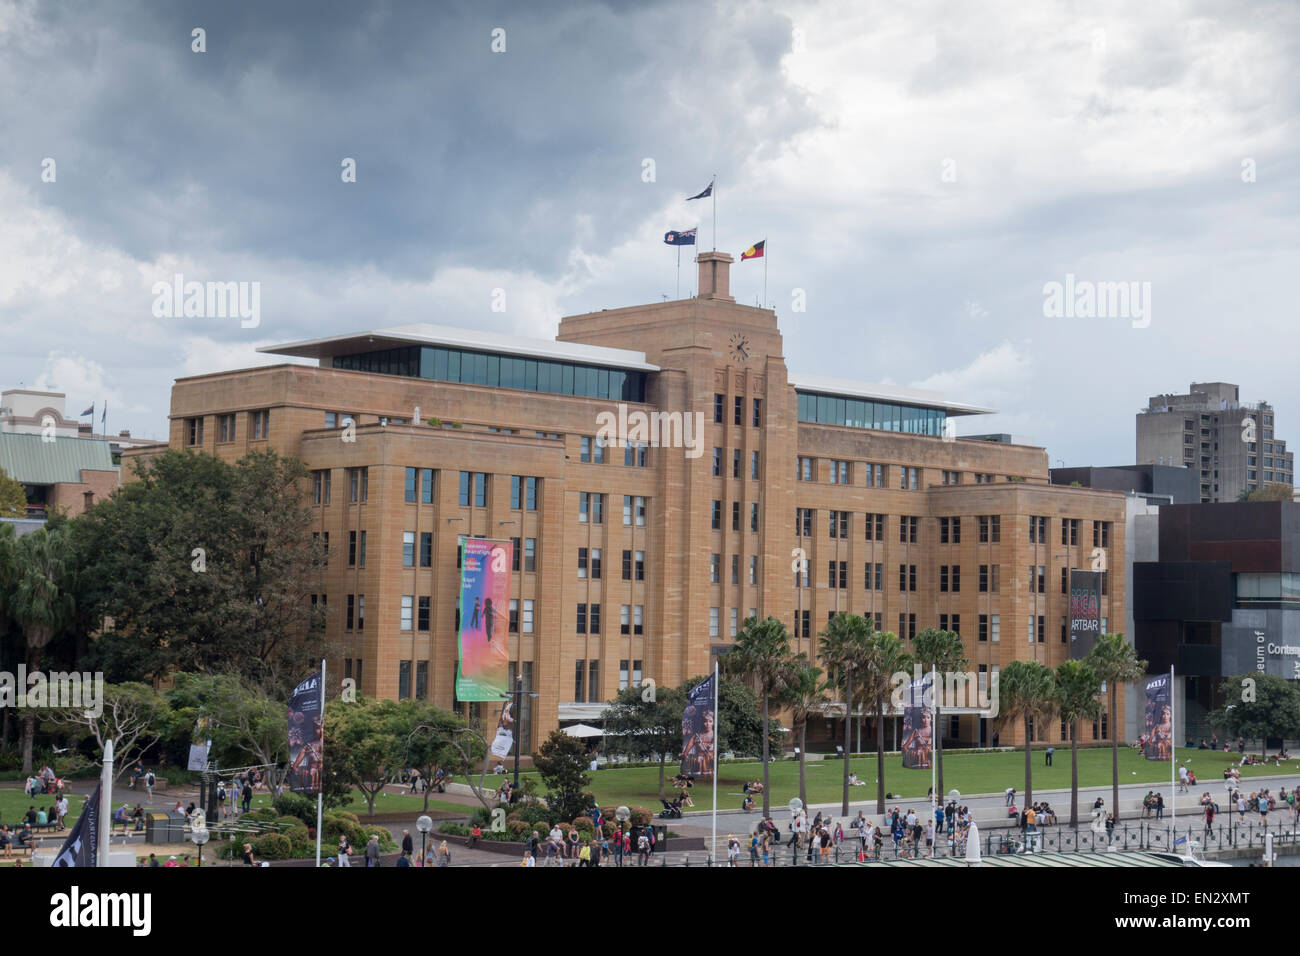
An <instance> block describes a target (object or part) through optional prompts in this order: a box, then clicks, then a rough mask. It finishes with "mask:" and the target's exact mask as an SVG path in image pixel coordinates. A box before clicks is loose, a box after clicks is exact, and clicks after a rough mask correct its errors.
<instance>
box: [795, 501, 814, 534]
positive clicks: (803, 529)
mask: <svg viewBox="0 0 1300 956" xmlns="http://www.w3.org/2000/svg"><path fill="white" fill-rule="evenodd" d="M815 514H816V512H815V511H813V510H812V509H811V508H795V509H794V533H795V534H796V535H797V536H799V537H804V538H809V537H812V523H813V516H814V515H815Z"/></svg>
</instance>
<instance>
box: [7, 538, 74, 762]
mask: <svg viewBox="0 0 1300 956" xmlns="http://www.w3.org/2000/svg"><path fill="white" fill-rule="evenodd" d="M5 533H6V539H5V543H4V544H3V545H0V550H2V551H3V554H2V555H0V564H4V565H7V569H6V570H4V571H3V572H2V573H3V575H4V577H5V578H6V582H5V588H4V592H5V594H6V596H5V598H4V607H5V610H6V613H7V614H8V616H9V617H10V618H12V619H13V622H14V624H15V625H17V627H18V628H19V630H21V631H22V633H23V637H24V644H25V647H26V652H27V655H26V656H27V661H26V663H27V670H28V671H29V672H32V671H38V670H40V669H41V655H42V652H43V651H44V649H45V646H46V645H47V644H49V643H50V641H51V640H52V639H53V638H54V637H55V636H56V635H58V634H59V633H60V631H62V630H63V629H64V628H65V627H66V626H67V625H68V623H69V621H70V620H71V618H72V614H73V609H74V607H75V600H74V598H73V594H72V591H71V586H72V581H73V572H72V568H71V564H72V562H71V550H70V544H69V540H68V535H67V533H66V531H64V530H63V529H62V528H55V529H53V530H51V529H49V528H38V529H36V530H35V531H33V532H31V533H29V534H25V535H23V536H22V537H21V538H19V539H18V540H17V541H13V540H12V539H11V538H9V537H8V534H10V533H11V532H10V531H9V529H8V528H7V527H6V529H5ZM36 721H37V714H36V712H35V710H28V712H27V713H26V715H25V716H24V718H23V772H24V773H31V772H32V740H33V738H34V737H35V736H36Z"/></svg>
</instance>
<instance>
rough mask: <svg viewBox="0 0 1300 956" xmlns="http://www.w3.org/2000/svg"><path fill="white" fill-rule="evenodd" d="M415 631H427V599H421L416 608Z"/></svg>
mask: <svg viewBox="0 0 1300 956" xmlns="http://www.w3.org/2000/svg"><path fill="white" fill-rule="evenodd" d="M416 610H417V615H416V624H415V626H416V629H417V630H421V631H427V630H428V629H429V598H428V597H427V596H425V597H421V598H420V600H419V602H418V604H417V606H416Z"/></svg>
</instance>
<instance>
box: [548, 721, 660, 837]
mask: <svg viewBox="0 0 1300 956" xmlns="http://www.w3.org/2000/svg"><path fill="white" fill-rule="evenodd" d="M680 730H681V724H680V717H679V723H678V731H679V733H680ZM533 763H534V764H535V765H536V766H537V772H538V773H539V774H541V777H542V782H543V783H544V784H546V806H547V808H548V809H550V810H552V811H554V812H555V813H556V814H558V815H559V817H560V819H561V820H573V819H574V818H576V817H580V816H582V815H583V814H585V813H586V812H587V810H588V808H589V806H590V804H589V803H588V795H587V792H586V790H587V783H588V780H589V778H588V776H587V764H588V759H587V745H586V744H584V743H583V742H582V741H581V740H579V739H578V738H577V737H570V736H569V735H568V734H566V733H565V732H564V731H562V730H552V731H551V735H550V736H549V737H547V738H546V740H545V741H543V742H542V745H541V746H540V747H539V748H537V753H536V754H534V755H533Z"/></svg>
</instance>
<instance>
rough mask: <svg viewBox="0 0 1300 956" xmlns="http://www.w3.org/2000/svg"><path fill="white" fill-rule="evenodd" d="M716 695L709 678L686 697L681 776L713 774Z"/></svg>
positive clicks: (715, 740) (715, 686)
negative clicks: (683, 774) (686, 774)
mask: <svg viewBox="0 0 1300 956" xmlns="http://www.w3.org/2000/svg"><path fill="white" fill-rule="evenodd" d="M717 693H718V688H717V684H716V683H715V682H714V679H713V678H712V677H710V678H709V679H708V680H703V681H700V683H698V684H696V685H695V686H694V687H692V688H691V689H690V690H689V691H688V692H687V694H686V708H685V710H683V711H682V773H693V774H695V775H697V776H701V775H703V776H711V775H712V774H713V751H714V748H715V747H716V746H717V740H718V737H717V733H716V728H715V727H714V726H713V721H714V719H715V715H714V705H715V697H716V696H717Z"/></svg>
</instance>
